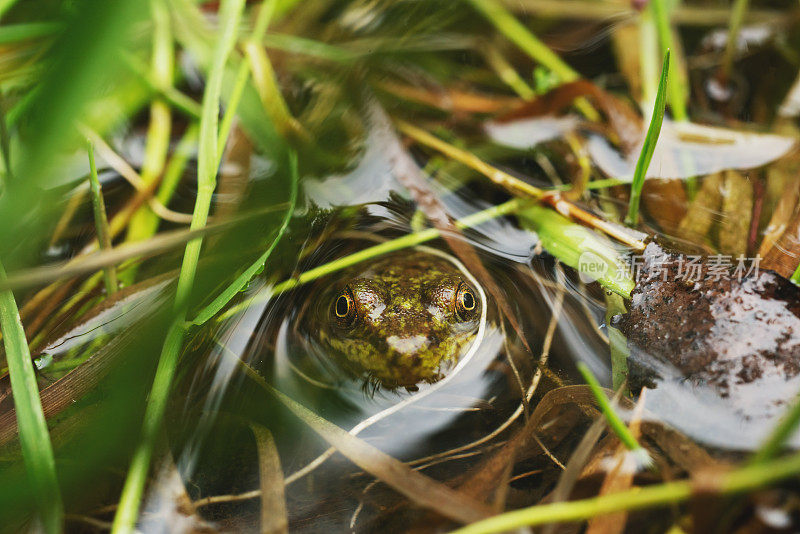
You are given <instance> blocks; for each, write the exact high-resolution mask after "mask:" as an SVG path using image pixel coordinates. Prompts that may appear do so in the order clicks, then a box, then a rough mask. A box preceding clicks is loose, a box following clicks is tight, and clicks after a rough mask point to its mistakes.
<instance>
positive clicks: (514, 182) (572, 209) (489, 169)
mask: <svg viewBox="0 0 800 534" xmlns="http://www.w3.org/2000/svg"><path fill="white" fill-rule="evenodd" d="M395 122H396V125H397V129H398V130H400V131H401V132H403V133H404V134H406V135H408V136H409V137H411V138H413V139H414V140H415V141H417V142H419V143H422V144H423V145H427V146H429V147H431V148H433V149H436V150H438V151H439V152H441V153H443V154H444V155H446V156H447V157H449V158H451V159H453V160H455V161H458V162H459V163H462V164H464V165H466V166H468V167H470V168H471V169H474V170H475V171H477V172H479V173H481V174H483V175H484V176H486V177H487V178H489V179H490V180H491V181H493V182H494V183H496V184H497V185H499V186H501V187H504V188H505V189H507V190H508V191H509V192H510V193H511V194H513V195H517V196H525V197H530V198H534V199H542V201H543V202H547V203H548V204H549V205H550V206H551V207H552V208H553V209H555V210H556V211H558V212H559V213H562V214H564V215H568V216H569V217H572V218H573V219H574V220H577V221H580V222H581V223H583V224H585V225H587V226H591V227H592V228H595V229H597V230H600V231H601V232H604V233H606V234H607V235H609V236H611V237H613V238H614V239H616V240H618V241H619V242H620V243H624V244H626V245H628V246H630V247H632V248H634V249H636V250H644V247H645V244H644V243H643V242H642V241H641V240H640V239H637V238H636V237H634V236H632V235H630V233H628V232H627V231H626V230H625V229H624V228H621V227H619V226H617V225H614V224H611V223H609V222H608V221H604V220H603V219H600V218H599V217H596V216H595V215H592V214H591V213H589V212H587V211H585V210H583V209H581V208H579V207H578V206H576V205H575V204H572V203H571V202H567V201H566V200H563V199H561V198H560V197H559V196H558V195H554V194H552V192H550V193H548V192H546V191H544V190H542V189H539V188H538V187H534V186H532V185H530V184H529V183H527V182H523V181H522V180H520V179H519V178H515V177H514V176H511V175H510V174H508V173H507V172H503V171H501V170H500V169H498V168H496V167H494V166H492V165H489V164H488V163H486V162H485V161H483V160H482V159H480V158H479V157H477V156H476V155H475V154H472V153H470V152H467V151H466V150H462V149H460V148H458V147H455V146H453V145H451V144H449V143H446V142H445V141H442V140H441V139H439V138H438V137H435V136H433V135H431V134H430V133H428V132H426V131H424V130H422V129H420V128H417V127H416V126H414V125H412V124H409V123H407V122H405V121H402V120H397V121H395Z"/></svg>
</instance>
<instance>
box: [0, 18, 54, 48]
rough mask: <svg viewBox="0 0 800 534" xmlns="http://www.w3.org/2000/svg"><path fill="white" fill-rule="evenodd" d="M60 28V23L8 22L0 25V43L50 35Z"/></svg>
mask: <svg viewBox="0 0 800 534" xmlns="http://www.w3.org/2000/svg"><path fill="white" fill-rule="evenodd" d="M60 28H61V25H60V24H54V23H52V22H27V23H20V24H8V25H5V26H3V27H0V45H5V44H11V43H16V42H19V41H26V40H28V39H36V38H37V37H44V36H47V35H52V34H54V33H56V32H57V31H58V30H59V29H60Z"/></svg>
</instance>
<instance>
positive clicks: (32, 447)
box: [0, 263, 64, 534]
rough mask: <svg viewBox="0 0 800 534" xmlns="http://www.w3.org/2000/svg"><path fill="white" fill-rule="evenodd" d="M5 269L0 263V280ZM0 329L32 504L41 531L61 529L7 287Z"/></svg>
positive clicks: (31, 377) (44, 434)
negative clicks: (33, 495)
mask: <svg viewBox="0 0 800 534" xmlns="http://www.w3.org/2000/svg"><path fill="white" fill-rule="evenodd" d="M5 278H6V272H5V269H4V268H3V265H2V263H0V281H3V280H5ZM0 330H2V332H3V345H4V347H5V351H6V361H7V363H8V374H9V378H10V379H11V391H12V393H13V398H14V409H15V410H16V414H17V427H18V428H19V442H20V446H21V448H22V459H23V461H24V462H25V470H26V472H27V474H28V478H29V481H30V484H31V486H32V487H33V489H34V492H35V499H36V507H37V509H38V514H39V519H40V520H41V523H42V528H43V530H44V532H47V533H49V534H55V533H57V532H61V528H62V521H63V515H64V508H63V504H62V502H61V493H60V491H59V488H58V478H57V477H56V463H55V459H54V457H53V446H52V444H51V443H50V434H49V433H48V430H47V421H46V420H45V418H44V411H43V410H42V403H41V400H40V399H39V387H38V385H37V384H36V374H35V372H34V370H33V360H32V359H31V353H30V350H29V348H28V341H27V339H26V338H25V330H24V329H23V328H22V321H20V318H19V310H18V309H17V303H16V301H15V300H14V294H13V293H12V292H11V290H6V291H1V292H0Z"/></svg>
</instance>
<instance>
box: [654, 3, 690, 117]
mask: <svg viewBox="0 0 800 534" xmlns="http://www.w3.org/2000/svg"><path fill="white" fill-rule="evenodd" d="M664 2H665V0H651V1H650V6H651V7H650V8H649V9H652V10H653V17H654V18H655V21H656V28H657V29H658V42H659V44H660V45H661V53H662V54H666V53H667V52H668V51H670V50H672V51H673V52H675V53H677V50H678V49H677V47H676V45H675V43H674V42H673V38H672V26H671V25H670V21H669V13H668V8H667V6H666V5H664ZM681 64H682V62H681V61H680V58H679V57H678V56H676V57H675V61H673V62H672V65H670V69H671V70H670V73H669V86H668V87H667V90H668V91H669V105H670V109H671V110H672V116H673V117H674V118H675V120H677V121H685V120H688V118H689V115H688V114H687V112H686V101H687V95H686V86H685V83H686V80H685V78H684V77H683V76H682V75H681V71H680V65H681Z"/></svg>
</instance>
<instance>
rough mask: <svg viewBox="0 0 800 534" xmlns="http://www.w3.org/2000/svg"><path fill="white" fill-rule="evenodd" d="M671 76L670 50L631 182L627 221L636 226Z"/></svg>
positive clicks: (666, 56)
mask: <svg viewBox="0 0 800 534" xmlns="http://www.w3.org/2000/svg"><path fill="white" fill-rule="evenodd" d="M668 77H669V50H667V53H666V54H664V66H663V67H662V68H661V80H660V81H659V82H658V92H657V93H656V102H655V104H654V105H653V115H652V117H650V126H649V127H648V128H647V135H646V136H645V138H644V144H643V145H642V151H641V152H640V153H639V159H638V160H637V161H636V169H635V170H634V171H633V181H632V182H631V199H630V202H629V203H628V215H627V217H625V222H626V223H627V224H629V225H631V226H635V225H636V223H637V222H638V220H639V201H640V199H641V196H642V187H644V180H645V178H647V169H648V168H649V167H650V161H652V159H653V153H654V152H655V150H656V143H658V136H659V135H660V134H661V124H662V123H663V122H664V107H665V106H666V103H667V102H666V100H667V99H666V94H667V79H668Z"/></svg>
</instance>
